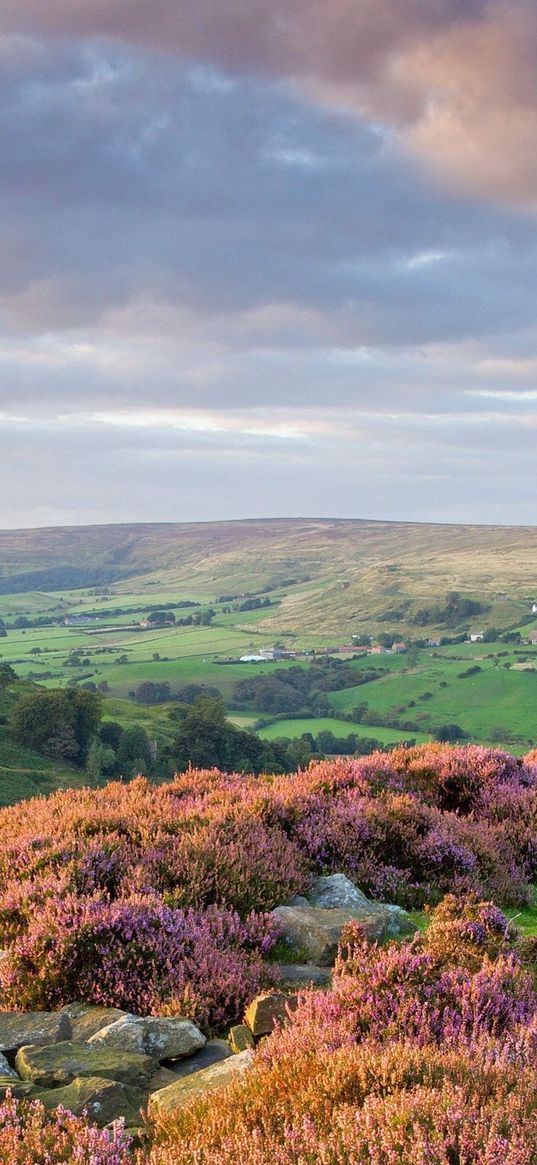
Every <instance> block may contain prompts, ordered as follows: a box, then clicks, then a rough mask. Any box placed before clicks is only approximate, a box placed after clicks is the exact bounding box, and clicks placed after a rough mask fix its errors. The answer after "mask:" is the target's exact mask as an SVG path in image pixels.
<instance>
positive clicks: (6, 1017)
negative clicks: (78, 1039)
mask: <svg viewBox="0 0 537 1165" xmlns="http://www.w3.org/2000/svg"><path fill="white" fill-rule="evenodd" d="M70 1038H71V1021H70V1019H69V1016H68V1015H66V1014H65V1012H62V1011H26V1012H18V1011H17V1012H14V1011H0V1052H7V1053H8V1055H9V1053H14V1052H17V1051H18V1050H19V1048H22V1047H24V1045H25V1044H39V1045H47V1044H56V1043H58V1041H59V1040H69V1039H70Z"/></svg>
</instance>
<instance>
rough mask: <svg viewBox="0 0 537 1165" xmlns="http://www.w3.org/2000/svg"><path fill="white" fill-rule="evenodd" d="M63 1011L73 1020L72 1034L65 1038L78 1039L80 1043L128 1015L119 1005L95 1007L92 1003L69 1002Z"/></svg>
mask: <svg viewBox="0 0 537 1165" xmlns="http://www.w3.org/2000/svg"><path fill="white" fill-rule="evenodd" d="M62 1012H63V1014H64V1015H67V1016H68V1017H69V1019H70V1021H71V1036H70V1037H67V1036H65V1037H64V1038H65V1039H67V1038H70V1039H72V1040H76V1042H77V1043H80V1044H82V1043H84V1042H85V1040H89V1039H91V1037H92V1036H94V1035H95V1032H98V1031H100V1030H101V1028H103V1027H108V1025H109V1024H111V1023H115V1021H116V1020H117V1019H121V1018H122V1017H123V1016H124V1015H127V1012H126V1011H121V1010H120V1008H119V1007H95V1006H94V1005H93V1004H91V1003H68V1004H67V1005H66V1006H65V1007H62Z"/></svg>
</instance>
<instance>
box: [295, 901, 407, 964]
mask: <svg viewBox="0 0 537 1165" xmlns="http://www.w3.org/2000/svg"><path fill="white" fill-rule="evenodd" d="M272 914H273V917H274V918H275V919H276V921H277V923H278V926H279V927H280V930H281V931H282V934H283V938H284V940H285V941H286V942H287V944H288V945H289V947H290V948H291V949H292V950H297V951H305V952H306V954H307V956H308V958H309V959H311V962H312V963H316V964H317V965H318V966H320V967H329V966H331V965H332V964H333V962H334V959H335V957H336V954H337V948H338V944H339V941H340V938H341V932H342V931H343V928H344V927H345V926H346V925H347V923H349V922H358V923H360V926H361V927H362V929H363V931H364V934H365V937H366V938H367V939H369V941H370V942H384V941H385V940H386V939H388V938H395V937H396V934H413V933H414V931H415V930H416V929H417V928H416V927H415V926H414V923H413V922H412V919H411V918H410V917H409V915H407V914H405V911H402V915H403V918H399V916H398V915H395V914H394V912H393V911H392V910H386V909H385V908H384V907H383V906H382V905H379V906H375V905H374V904H373V903H371V904H370V909H369V913H366V912H365V909H364V910H362V909H360V908H358V909H348V908H347V909H341V910H327V909H325V908H324V907H321V906H277V907H276V909H275V910H273V911H272ZM403 928H404V929H403ZM394 932H395V933H394Z"/></svg>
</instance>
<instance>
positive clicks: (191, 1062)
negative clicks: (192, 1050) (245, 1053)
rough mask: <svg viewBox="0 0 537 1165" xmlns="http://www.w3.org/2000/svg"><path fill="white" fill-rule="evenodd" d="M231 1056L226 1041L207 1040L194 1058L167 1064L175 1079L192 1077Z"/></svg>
mask: <svg viewBox="0 0 537 1165" xmlns="http://www.w3.org/2000/svg"><path fill="white" fill-rule="evenodd" d="M232 1054H233V1053H232V1051H231V1048H230V1046H229V1044H228V1042H227V1040H207V1043H206V1044H205V1047H204V1048H202V1049H201V1052H196V1055H195V1056H189V1057H188V1059H187V1060H169V1061H168V1064H169V1067H170V1068H171V1070H172V1071H173V1072H174V1074H175V1077H176V1078H177V1077H178V1076H180V1077H184V1076H193V1075H194V1073H195V1072H201V1071H203V1069H204V1068H210V1067H211V1066H212V1065H213V1064H219V1063H221V1061H222V1060H227V1059H229V1057H230V1056H231V1055H232Z"/></svg>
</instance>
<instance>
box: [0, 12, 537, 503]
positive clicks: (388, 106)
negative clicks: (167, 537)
mask: <svg viewBox="0 0 537 1165" xmlns="http://www.w3.org/2000/svg"><path fill="white" fill-rule="evenodd" d="M533 21H534V9H533V7H532V6H531V5H530V4H529V3H528V4H526V3H525V2H524V0H517V2H516V3H514V4H510V5H509V6H508V5H504V4H503V3H493V2H492V0H491V2H485V0H483V2H482V3H478V2H476V3H469V2H462V0H461V2H459V3H456V2H455V0H431V3H430V4H427V5H425V6H424V5H423V3H422V2H421V0H419V2H418V0H408V3H405V5H402V4H401V3H400V0H397V3H396V2H395V0H376V2H375V4H372V3H369V2H368V3H365V2H361V0H352V2H351V0H340V2H334V0H332V2H331V3H330V4H328V0H308V3H307V4H306V2H305V0H300V2H298V0H294V2H291V3H286V4H285V5H284V3H283V0H273V2H272V3H268V0H263V2H261V0H252V2H251V3H248V5H247V4H246V3H245V2H240V3H239V2H238V0H236V2H235V0H225V2H224V3H222V2H219V3H218V4H216V0H215V2H214V3H209V0H200V3H198V4H189V5H188V6H187V5H186V4H182V3H177V2H176V0H174V3H172V2H171V0H156V3H155V4H152V5H151V6H147V5H143V4H140V5H132V4H131V3H130V0H129V3H128V4H127V3H119V2H118V0H108V3H107V4H106V5H105V4H104V3H97V2H94V3H92V2H90V0H86V2H84V3H82V2H80V3H79V2H75V0H69V3H68V4H67V2H65V3H63V4H62V3H59V2H58V0H49V2H48V3H47V4H46V5H43V4H41V3H40V4H37V3H35V4H32V3H30V2H29V0H17V4H16V5H15V4H14V3H11V0H4V4H3V6H2V11H1V12H0V32H1V30H2V29H3V30H4V32H5V36H4V38H3V39H2V38H1V36H0V61H1V64H2V72H1V75H0V109H1V110H2V115H1V117H0V149H1V156H2V176H1V180H0V214H1V215H2V223H3V232H2V237H1V238H0V439H1V440H2V458H1V459H0V496H2V497H3V499H4V502H3V507H2V512H1V514H0V523H2V524H10V525H17V524H22V525H35V524H40V523H41V522H43V523H45V524H46V523H51V522H61V521H64V522H73V521H77V520H79V521H95V520H99V517H100V516H104V517H105V518H106V519H108V520H109V519H111V518H114V519H117V520H128V519H129V518H130V519H140V520H142V519H148V520H159V519H161V520H164V519H170V520H171V519H174V518H177V519H180V518H188V517H192V518H211V517H214V518H222V517H229V516H256V515H260V514H261V515H263V514H266V515H270V514H274V513H280V514H283V515H285V514H288V515H292V514H297V513H303V514H307V513H317V514H319V515H322V514H324V515H329V514H341V515H350V516H352V515H355V516H372V517H385V518H390V517H391V518H413V517H415V518H421V519H427V518H428V519H433V518H435V517H436V518H438V519H440V520H450V519H451V520H460V521H463V520H483V521H512V520H516V521H521V522H527V521H532V520H533V512H532V511H531V506H530V499H531V493H532V489H533V486H534V460H533V446H534V430H535V425H534V420H535V403H536V399H535V397H534V396H533V395H532V392H533V389H534V386H535V377H536V373H537V330H536V326H535V325H536V321H535V307H534V305H535V301H536V292H537V262H536V259H537V224H536V222H535V218H534V216H533V214H532V213H529V211H531V210H532V199H533V194H532V193H531V190H530V187H531V182H532V180H533V179H532V174H533V169H532V167H533V166H534V162H535V157H537V152H535V151H532V150H530V149H529V146H530V144H531V142H532V141H533V130H534V123H533V116H534V113H533V110H534V106H535V102H534V92H533V85H534V73H533V72H532V59H533V58H532V52H533V49H532V47H531V44H532V42H531V37H530V35H529V33H530V32H531V30H532V27H533ZM521 111H524V116H522V115H521ZM498 117H500V118H501V125H499V124H498ZM435 135H436V138H435ZM463 146H464V148H463ZM522 147H524V148H522ZM513 151H514V153H513ZM416 159H418V160H416ZM524 159H525V160H524ZM524 166H525V170H524ZM506 175H507V177H506ZM515 462H516V475H515V474H514V473H513V471H512V466H513V464H514V463H515ZM21 465H23V466H24V475H21V472H20V466H21ZM17 467H18V468H17ZM15 475H16V480H17V482H18V485H17V500H16V503H13V504H12V505H11V507H9V506H8V504H7V501H6V499H7V497H8V490H9V487H10V486H11V493H13V490H12V483H13V481H14V480H15ZM125 483H128V485H126V484H125Z"/></svg>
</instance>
